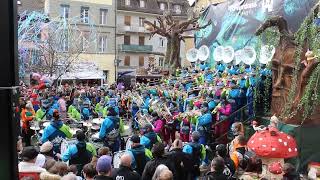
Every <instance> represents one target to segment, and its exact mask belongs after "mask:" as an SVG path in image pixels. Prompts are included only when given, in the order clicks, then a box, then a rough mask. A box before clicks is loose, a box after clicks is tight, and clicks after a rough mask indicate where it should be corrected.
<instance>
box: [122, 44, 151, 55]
mask: <svg viewBox="0 0 320 180" xmlns="http://www.w3.org/2000/svg"><path fill="white" fill-rule="evenodd" d="M119 50H120V51H121V52H131V53H152V50H153V46H152V45H142V46H140V45H125V44H122V45H119Z"/></svg>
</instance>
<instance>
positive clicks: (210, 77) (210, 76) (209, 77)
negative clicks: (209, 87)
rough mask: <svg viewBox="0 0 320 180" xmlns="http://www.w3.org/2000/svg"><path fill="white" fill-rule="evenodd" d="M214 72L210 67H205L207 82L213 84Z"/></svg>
mask: <svg viewBox="0 0 320 180" xmlns="http://www.w3.org/2000/svg"><path fill="white" fill-rule="evenodd" d="M213 76H214V75H213V72H212V71H210V68H209V67H207V68H206V69H205V74H204V79H205V82H206V83H208V84H211V83H212V82H213V78H214V77H213Z"/></svg>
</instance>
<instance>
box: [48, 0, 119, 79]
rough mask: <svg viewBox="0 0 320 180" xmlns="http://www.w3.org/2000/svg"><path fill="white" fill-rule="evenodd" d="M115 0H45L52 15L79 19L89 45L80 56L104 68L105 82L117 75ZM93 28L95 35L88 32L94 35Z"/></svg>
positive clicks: (79, 26) (52, 16)
mask: <svg viewBox="0 0 320 180" xmlns="http://www.w3.org/2000/svg"><path fill="white" fill-rule="evenodd" d="M115 1H116V0H45V4H44V12H45V13H46V14H48V15H49V17H50V18H59V17H60V18H65V19H70V18H78V19H79V22H78V23H77V24H76V26H77V28H79V29H80V30H81V32H82V33H84V38H83V40H82V41H83V42H82V43H83V44H84V43H86V46H87V48H86V51H84V52H82V53H81V54H80V55H79V60H80V61H85V62H94V63H95V64H96V65H97V66H98V67H99V69H100V70H102V71H103V72H104V75H105V77H106V81H105V83H108V84H112V83H114V82H115V79H116V66H115V53H116V46H115V32H116V31H115V29H116V27H115ZM92 31H95V38H93V37H86V33H87V34H90V36H92ZM88 36H89V35H88ZM88 39H90V41H88ZM68 43H70V44H71V43H74V42H68Z"/></svg>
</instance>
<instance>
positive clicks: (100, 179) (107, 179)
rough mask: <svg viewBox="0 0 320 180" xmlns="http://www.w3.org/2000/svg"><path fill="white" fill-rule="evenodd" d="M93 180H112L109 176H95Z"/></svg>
mask: <svg viewBox="0 0 320 180" xmlns="http://www.w3.org/2000/svg"><path fill="white" fill-rule="evenodd" d="M94 180H113V178H112V177H110V176H103V175H96V176H95V177H94Z"/></svg>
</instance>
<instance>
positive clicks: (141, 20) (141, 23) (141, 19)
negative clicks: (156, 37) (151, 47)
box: [139, 17, 146, 27]
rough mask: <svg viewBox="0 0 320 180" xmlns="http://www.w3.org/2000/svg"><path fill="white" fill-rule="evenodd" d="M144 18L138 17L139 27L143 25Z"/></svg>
mask: <svg viewBox="0 0 320 180" xmlns="http://www.w3.org/2000/svg"><path fill="white" fill-rule="evenodd" d="M145 20H146V18H142V17H139V26H140V27H144V21H145Z"/></svg>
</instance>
